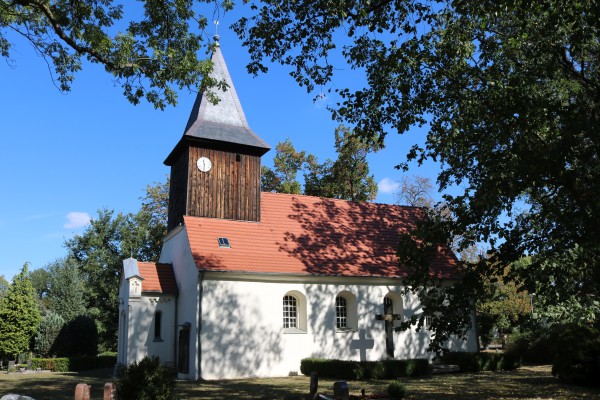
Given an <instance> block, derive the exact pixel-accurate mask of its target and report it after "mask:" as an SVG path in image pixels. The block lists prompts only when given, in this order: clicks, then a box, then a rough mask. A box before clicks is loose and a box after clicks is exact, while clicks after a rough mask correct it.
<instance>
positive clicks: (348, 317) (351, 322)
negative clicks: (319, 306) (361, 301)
mask: <svg viewBox="0 0 600 400" xmlns="http://www.w3.org/2000/svg"><path fill="white" fill-rule="evenodd" d="M335 328H336V329H337V330H338V331H349V330H356V329H358V313H357V301H356V296H355V295H354V294H352V293H351V292H349V291H347V290H344V291H342V292H340V293H338V295H337V296H336V297H335Z"/></svg>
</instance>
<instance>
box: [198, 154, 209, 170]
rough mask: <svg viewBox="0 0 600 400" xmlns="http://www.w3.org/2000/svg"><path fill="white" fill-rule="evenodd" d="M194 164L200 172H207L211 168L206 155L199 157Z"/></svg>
mask: <svg viewBox="0 0 600 400" xmlns="http://www.w3.org/2000/svg"><path fill="white" fill-rule="evenodd" d="M196 166H197V167H198V169H199V170H200V171H202V172H208V171H210V169H211V168H212V162H210V160H209V159H208V158H207V157H200V158H199V159H198V161H197V162H196Z"/></svg>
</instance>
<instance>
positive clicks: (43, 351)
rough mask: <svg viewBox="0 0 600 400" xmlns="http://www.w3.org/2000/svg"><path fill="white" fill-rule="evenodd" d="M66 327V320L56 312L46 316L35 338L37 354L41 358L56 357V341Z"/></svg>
mask: <svg viewBox="0 0 600 400" xmlns="http://www.w3.org/2000/svg"><path fill="white" fill-rule="evenodd" d="M64 326H65V320H64V318H63V317H61V316H60V315H58V314H56V313H54V312H48V313H47V314H46V315H44V316H43V317H42V320H41V322H40V325H39V326H38V329H37V332H36V334H35V337H34V347H33V349H34V350H35V352H36V353H38V354H40V355H41V356H52V355H54V353H55V350H56V348H55V343H56V339H57V338H58V336H59V334H60V332H61V331H62V329H63V327H64Z"/></svg>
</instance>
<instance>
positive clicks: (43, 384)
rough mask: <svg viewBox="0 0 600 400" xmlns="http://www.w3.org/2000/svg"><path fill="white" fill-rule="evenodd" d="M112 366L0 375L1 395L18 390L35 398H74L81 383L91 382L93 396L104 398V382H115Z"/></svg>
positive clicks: (48, 399) (89, 383)
mask: <svg viewBox="0 0 600 400" xmlns="http://www.w3.org/2000/svg"><path fill="white" fill-rule="evenodd" d="M112 373H113V369H112V368H104V369H97V370H90V371H82V372H67V373H55V372H47V373H36V374H0V397H2V396H3V395H5V394H8V393H17V394H21V395H26V396H30V397H33V398H34V399H35V400H72V399H73V396H74V395H75V386H77V384H78V383H86V384H88V385H91V387H92V390H91V398H92V399H101V398H102V397H103V392H104V384H105V383H106V382H111V381H112Z"/></svg>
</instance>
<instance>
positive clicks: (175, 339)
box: [172, 291, 179, 373]
mask: <svg viewBox="0 0 600 400" xmlns="http://www.w3.org/2000/svg"><path fill="white" fill-rule="evenodd" d="M178 314H179V291H177V294H176V295H175V325H174V326H173V358H172V360H173V368H175V371H177V373H179V360H178V359H177V345H178V343H177V342H178V341H179V335H178V333H179V332H177V328H178V325H179V315H178Z"/></svg>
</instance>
